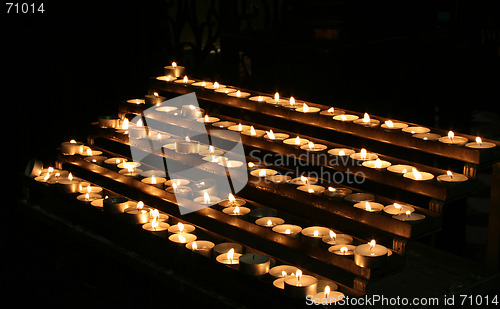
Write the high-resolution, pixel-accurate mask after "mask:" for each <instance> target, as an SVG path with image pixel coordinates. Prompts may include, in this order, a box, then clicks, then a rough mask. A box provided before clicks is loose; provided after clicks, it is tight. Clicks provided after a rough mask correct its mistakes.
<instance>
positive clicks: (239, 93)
mask: <svg viewBox="0 0 500 309" xmlns="http://www.w3.org/2000/svg"><path fill="white" fill-rule="evenodd" d="M236 96H237V97H238V98H241V91H239V90H238V91H236Z"/></svg>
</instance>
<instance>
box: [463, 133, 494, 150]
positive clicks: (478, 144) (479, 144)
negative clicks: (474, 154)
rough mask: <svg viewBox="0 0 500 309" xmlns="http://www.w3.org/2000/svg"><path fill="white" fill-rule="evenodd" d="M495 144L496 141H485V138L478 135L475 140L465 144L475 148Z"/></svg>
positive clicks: (490, 146) (483, 147)
mask: <svg viewBox="0 0 500 309" xmlns="http://www.w3.org/2000/svg"><path fill="white" fill-rule="evenodd" d="M495 146H496V144H495V143H491V142H483V140H482V139H481V138H480V137H479V136H478V137H476V141H475V142H471V143H467V144H465V147H468V148H474V149H487V148H493V147H495Z"/></svg>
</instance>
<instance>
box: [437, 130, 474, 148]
mask: <svg viewBox="0 0 500 309" xmlns="http://www.w3.org/2000/svg"><path fill="white" fill-rule="evenodd" d="M438 141H440V142H441V143H443V144H448V145H464V144H465V143H467V142H468V141H469V140H468V139H467V137H464V136H455V133H453V131H449V132H448V135H447V136H442V137H440V138H438Z"/></svg>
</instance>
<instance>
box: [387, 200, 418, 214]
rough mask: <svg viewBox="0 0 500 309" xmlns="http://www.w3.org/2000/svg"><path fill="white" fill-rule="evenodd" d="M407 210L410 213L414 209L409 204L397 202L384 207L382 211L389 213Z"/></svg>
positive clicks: (402, 212)
mask: <svg viewBox="0 0 500 309" xmlns="http://www.w3.org/2000/svg"><path fill="white" fill-rule="evenodd" d="M407 211H409V212H410V213H412V212H414V211H415V208H413V207H411V206H410V205H405V204H399V203H393V204H391V205H387V206H385V207H384V212H385V213H387V214H390V215H397V214H404V213H406V212H407Z"/></svg>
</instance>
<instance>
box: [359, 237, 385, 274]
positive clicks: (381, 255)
mask: <svg viewBox="0 0 500 309" xmlns="http://www.w3.org/2000/svg"><path fill="white" fill-rule="evenodd" d="M387 252H388V251H387V248H386V247H384V246H382V245H378V244H371V243H369V244H363V245H359V246H357V247H356V249H354V263H356V265H358V266H360V267H368V268H377V267H381V266H382V265H383V264H384V263H385V260H386V258H387Z"/></svg>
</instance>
